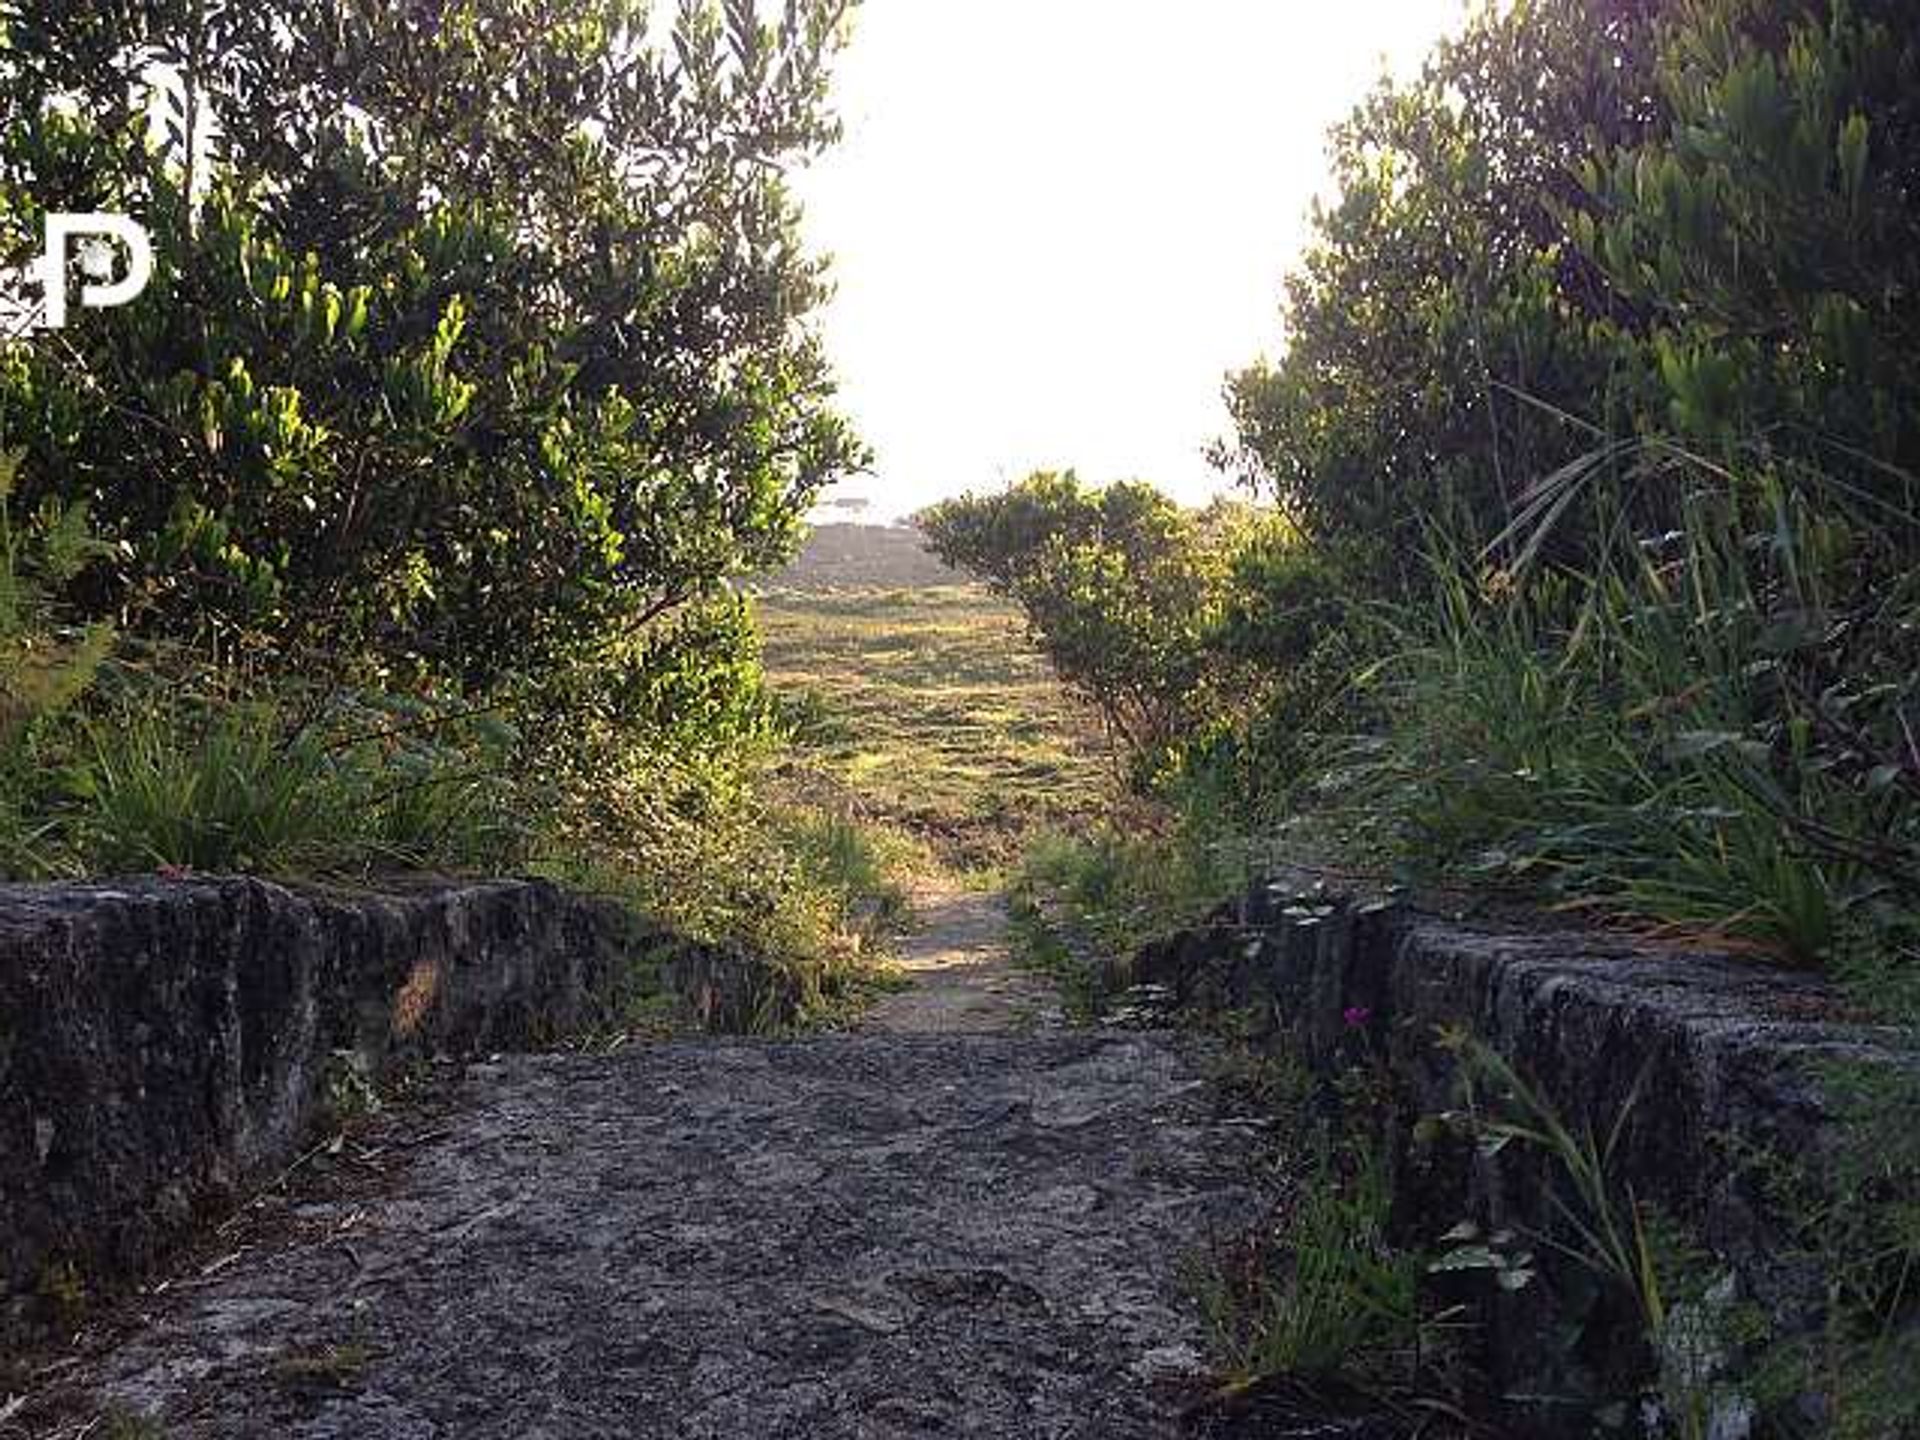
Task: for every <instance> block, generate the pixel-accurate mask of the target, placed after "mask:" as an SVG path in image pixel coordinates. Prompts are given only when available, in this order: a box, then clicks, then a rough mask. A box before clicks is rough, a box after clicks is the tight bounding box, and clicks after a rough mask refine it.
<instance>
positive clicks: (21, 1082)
mask: <svg viewBox="0 0 1920 1440" xmlns="http://www.w3.org/2000/svg"><path fill="white" fill-rule="evenodd" d="M647 995H653V996H665V997H666V998H667V999H668V1001H670V1003H671V1004H672V1006H673V1007H674V1008H675V1009H676V1010H677V1011H678V1012H679V1014H680V1017H681V1018H682V1019H684V1020H685V1021H686V1022H687V1023H690V1024H693V1025H697V1026H699V1027H701V1028H707V1029H721V1030H724V1029H743V1028H746V1026H747V1025H748V1024H749V1023H750V1021H751V1020H752V1018H753V1017H754V1015H755V1013H756V1011H758V1010H760V1009H761V1008H763V1007H764V1006H766V1005H768V1004H769V1003H771V1004H773V1005H774V1006H775V1008H777V1006H778V1000H779V990H778V982H777V977H776V976H775V975H774V973H773V972H772V971H771V970H770V969H769V968H768V967H767V966H765V965H764V964H763V963H761V962H758V961H756V960H754V959H752V958H751V957H748V956H745V955H742V954H739V953H736V952H733V951H730V950H727V949H724V948H722V947H715V946H708V945H702V944H697V943H694V942H691V941H688V940H686V939H684V938H682V937H678V936H675V935H673V934H671V933H670V932H667V931H665V930H663V929H660V928H659V927H657V926H654V925H651V924H650V923H648V922H647V921H645V920H643V919H642V918H640V917H639V916H637V915H635V914H634V913H633V912H631V911H629V910H627V909H625V908H624V907H621V906H619V905H617V904H614V903H613V902H610V901H605V900H599V899H594V898H590V897H586V896H582V895H578V894H575V893H572V892H569V891H567V890H564V889H562V888H560V887H558V886H556V885H553V884H551V883H548V882H545V881H540V880H486V881H459V880H432V879H420V880H396V881H393V882H382V883H378V884H377V886H376V888H368V889H348V888H338V887H326V886H317V885H302V886H289V885H283V884H276V883H274V882H271V881H266V880H260V879H253V878H244V877H219V878H212V877H210V878H189V879H181V880H168V879H157V878H141V879H132V880H126V881H119V882H113V881H104V882H90V883H84V884H72V885H0V1287H3V1288H0V1337H20V1338H26V1337H30V1336H31V1335H32V1334H33V1333H35V1332H36V1331H37V1330H39V1329H40V1328H42V1326H43V1325H44V1322H45V1321H46V1320H47V1319H48V1318H50V1316H51V1315H52V1314H53V1313H54V1312H56V1311H57V1309H58V1306H57V1305H55V1304H51V1303H49V1302H50V1299H51V1297H53V1296H54V1295H56V1294H58V1293H60V1292H65V1293H66V1294H68V1295H69V1296H71V1295H72V1294H74V1293H75V1292H76V1291H78V1292H81V1293H89V1294H91V1293H97V1292H110V1291H112V1290H114V1289H117V1288H119V1287H120V1286H121V1285H122V1284H124V1283H126V1282H127V1281H129V1280H131V1279H134V1278H137V1277H139V1276H142V1275H144V1274H146V1273H149V1272H150V1271H151V1270H152V1269H153V1267H154V1266H155V1264H156V1263H157V1262H158V1261H159V1260H160V1259H161V1258H162V1257H163V1256H164V1254H165V1253H166V1251H167V1250H168V1248H169V1247H170V1246H172V1245H173V1244H175V1243H177V1242H178V1241H179V1240H180V1239H182V1238H184V1237H185V1236H186V1235H187V1234H189V1233H190V1232H191V1231H192V1230H193V1228H194V1227H195V1225H196V1224H198V1223H200V1222H201V1221H202V1220H203V1219H204V1218H206V1217H207V1216H209V1215H211V1214H214V1213H217V1212H218V1211H219V1210H220V1209H221V1208H222V1207H223V1206H226V1205H230V1204H232V1203H233V1202H234V1201H236V1200H237V1199H238V1198H240V1197H241V1196H243V1195H244V1194H246V1193H247V1192H248V1188H249V1186H251V1185H253V1184H256V1183H258V1182H259V1181H260V1180H261V1179H262V1178H263V1177H266V1176H269V1175H271V1174H273V1173H275V1172H276V1171H277V1168H278V1167H279V1166H281V1165H283V1164H285V1163H286V1161H287V1160H288V1159H290V1158H291V1157H292V1156H293V1155H294V1154H295V1153H296V1151H297V1148H298V1146H299V1145H300V1143H301V1142H302V1140H303V1138H304V1136H305V1134H306V1132H307V1130H308V1128H309V1126H310V1125H311V1123H312V1121H313V1119H314V1115H315V1111H316V1107H317V1106H318V1105H319V1104H320V1103H321V1101H322V1099H323V1092H324V1089H325V1086H326V1083H327V1081H328V1077H329V1076H330V1075H334V1074H337V1073H338V1067H339V1066H340V1065H342V1064H350V1065H351V1066H352V1067H353V1068H354V1069H355V1070H356V1071H358V1072H359V1074H361V1075H362V1076H364V1077H367V1078H369V1079H372V1080H373V1081H375V1082H376V1083H377V1082H378V1081H379V1080H380V1079H382V1078H384V1077H386V1076H388V1075H390V1074H392V1073H393V1072H394V1071H396V1070H397V1069H398V1068H399V1067H401V1066H403V1065H405V1064H407V1063H410V1062H411V1061H414V1060H418V1059H421V1058H425V1057H429V1056H433V1055H439V1054H449V1055H465V1054H474V1053H485V1052H489V1051H493V1050H505V1049H514V1048H526V1047H530V1046H540V1045H546V1044H551V1043H554V1042H556V1041H558V1040H560V1039H562V1038H564V1037H567V1036H570V1035H575V1034H579V1033H581V1032H583V1031H590V1030H592V1029H594V1028H596V1027H598V1026H601V1025H612V1024H615V1023H617V1022H618V1021H619V1019H620V1018H621V1016H622V1014H623V1011H624V1009H625V1007H626V1006H627V1005H629V1004H630V1003H631V1002H632V1001H634V1000H636V999H639V998H642V997H643V996H647Z"/></svg>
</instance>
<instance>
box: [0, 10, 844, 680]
mask: <svg viewBox="0 0 1920 1440" xmlns="http://www.w3.org/2000/svg"><path fill="white" fill-rule="evenodd" d="M846 9H847V5H846V3H844V0H795V3H792V4H789V5H787V6H786V7H785V10H784V13H783V14H782V15H781V16H779V17H778V18H776V19H772V20H769V19H767V18H765V17H763V16H762V14H761V13H760V10H759V9H758V8H757V7H756V6H755V5H754V4H753V3H751V0H729V3H727V4H726V5H724V6H720V5H717V4H712V3H704V0H686V3H684V4H682V5H681V6H680V8H679V11H678V14H677V16H676V17H675V18H674V22H673V24H672V27H671V31H670V33H668V32H666V31H664V30H663V29H662V28H661V27H657V26H651V25H650V16H649V12H648V7H646V6H645V5H643V4H641V3H638V0H537V3H535V0H436V3H431V4H420V5H390V4H377V3H362V0H341V3H337V4H327V5H310V4H304V3H280V0H244V3H243V0H132V3H111V4H109V3H98V4H94V3H85V0H82V3H76V4H71V5H60V6H53V7H48V6H44V5H36V4H26V5H21V4H10V5H6V6H0V94H3V95H4V96H5V99H6V105H5V110H4V112H3V115H0V247H4V248H5V250H6V251H8V252H10V253H11V255H12V257H13V258H15V259H16V260H17V259H18V258H19V257H20V256H21V255H23V254H24V253H25V252H26V251H27V250H28V249H30V248H32V246H33V245H34V243H35V241H36V239H37V232H38V229H39V224H40V217H41V215H42V214H43V213H44V212H46V211H48V210H92V209H108V210H122V211H127V212H130V213H132V214H134V215H136V216H137V217H138V218H140V219H141V220H143V221H144V222H145V223H146V224H147V225H148V226H149V227H150V229H151V230H152V232H153V234H154V237H155V242H156V249H157V253H158V260H159V265H158V273H157V275H156V278H155V282H154V284H153V285H152V286H151V287H150V288H149V290H148V291H147V293H146V294H145V295H144V296H143V297H142V299H141V300H140V301H139V302H138V303H137V304H136V305H134V306H132V307H130V308H129V309H126V310H120V311H114V312H85V313H80V314H77V315H76V317H75V323H74V324H73V325H72V326H71V327H70V328H69V329H68V330H66V331H65V332H63V333H62V334H60V335H59V336H58V337H42V339H41V340H37V341H35V342H34V343H31V344H26V345H15V346H11V347H9V348H8V349H7V350H6V351H5V352H4V355H0V432H4V435H5V438H6V443H8V444H9V445H13V446H17V447H20V448H22V449H24V450H25V451H26V452H27V454H28V455H29V456H30V457H31V459H32V461H33V464H32V466H31V467H30V469H29V471H28V473H29V475H30V476H31V477H32V478H33V483H34V485H35V486H36V487H37V490H36V491H35V493H34V494H31V495H29V496H28V497H27V498H28V500H29V501H30V502H37V500H38V498H39V495H41V494H55V495H59V496H61V497H64V498H67V499H70V500H74V501H78V500H82V499H84V500H86V501H87V502H89V504H90V505H91V508H92V513H93V516H94V520H95V523H96V525H97V526H98V528H99V531H100V533H101V536H102V538H103V539H104V540H106V541H107V542H109V543H110V544H112V545H113V546H114V547H115V555H116V558H115V562H114V563H113V564H112V565H111V566H107V567H100V568H98V569H97V570H96V571H93V572H90V573H89V576H88V577H87V583H86V584H84V585H82V586H81V587H80V588H79V589H78V590H77V591H76V594H75V598H76V599H77V600H78V601H80V602H81V603H82V604H83V605H84V606H85V607H86V608H87V609H89V610H91V611H92V612H94V613H96V614H103V615H104V614H119V615H122V616H125V617H127V618H128V619H129V620H130V621H133V622H135V623H137V624H138V625H139V626H140V627H142V628H143V629H148V630H158V631H162V632H166V633H170V634H174V635H177V636H182V637H189V638H194V639H205V638H207V637H208V636H209V635H214V636H218V637H220V638H221V639H222V640H223V641H226V642H229V643H230V642H231V640H232V638H233V637H244V636H260V637H264V638H265V639H266V640H268V641H269V642H271V643H272V644H273V645H274V646H276V647H278V648H280V649H282V650H283V651H284V650H290V649H295V648H297V649H299V650H300V651H301V653H303V654H305V655H307V656H309V657H311V656H315V655H325V656H327V657H330V659H331V661H332V662H333V663H336V664H337V665H338V666H339V667H340V668H341V669H343V670H346V671H348V672H350V673H357V674H359V675H362V676H371V677H374V678H378V679H380V680H382V681H383V682H387V683H393V682H394V681H395V680H399V681H405V682H407V683H413V682H415V681H416V680H422V679H424V680H428V681H432V682H435V683H452V684H457V685H460V686H463V687H466V688H468V689H470V690H471V689H485V688H487V687H491V686H494V685H497V684H498V683H499V682H501V681H502V680H503V678H504V677H506V676H508V675H509V674H511V673H514V672H523V673H528V674H540V673H544V672H546V671H550V670H552V669H554V668H556V667H559V666H563V665H566V664H571V663H577V662H579V661H581V660H582V659H592V658H594V657H596V656H598V655H600V654H602V653H604V652H605V651H606V650H607V648H608V647H609V646H612V647H614V648H616V649H617V648H618V647H619V646H620V645H623V644H626V643H628V641H627V639H626V638H625V637H630V636H631V635H632V634H634V633H635V632H637V631H640V630H643V629H645V628H646V627H648V626H649V625H650V624H651V623H652V622H654V621H656V620H657V619H659V618H660V617H662V616H664V615H666V614H668V613H669V612H672V611H675V610H677V609H679V608H680V607H682V606H685V605H687V604H689V603H690V602H692V601H694V600H696V599H698V598H699V597H701V596H703V595H709V594H711V593H713V592H714V590H715V588H716V586H718V585H719V584H720V582H722V581H723V579H724V578H725V577H726V576H728V575H730V574H734V573H737V572H740V571H743V570H748V569H754V568H759V567H763V566H767V565H770V564H772V563H775V562H777V561H778V560H779V559H780V558H782V557H783V556H785V555H786V554H787V553H788V552H789V551H790V549H791V548H792V547H793V545H794V543H795V541H796V538H797V534H798V528H799V525H800V521H801V517H802V516H803V515H804V513H805V511H806V509H807V508H808V505H809V503H810V501H811V499H812V497H813V496H814V495H815V494H816V493H817V491H818V490H819V489H820V487H821V486H822V485H823V484H824V483H826V482H827V481H828V480H830V479H831V478H832V477H833V476H835V475H836V474H838V473H840V472H842V471H844V470H846V469H848V468H849V467H851V466H853V465H855V464H856V463H858V460H859V450H858V447H857V445H856V443H855V442H854V440H853V439H852V437H851V436H850V435H849V433H848V431H847V429H846V427H845V426H844V424H843V423H842V421H841V420H840V419H839V418H838V417H837V416H836V415H835V414H834V412H833V411H832V409H831V408H830V395H831V389H832V386H831V382H830V378H829V375H828V372H827V368H826V365H825V362H824V359H823V357H822V355H821V353H820V351H819V349H818V346H817V344H816V343H815V341H814V340H813V339H812V338H811V335H810V333H809V332H808V330H807V329H806V327H805V325H804V323H803V321H804V317H805V316H806V315H807V313H808V312H809V311H810V310H811V309H812V308H813V307H814V306H815V305H816V304H817V303H818V301H819V299H820V298H821V295H822V293H823V281H822V276H821V270H820V265H819V263H818V262H817V261H815V260H813V259H810V258H809V257H807V256H806V255H805V253H804V252H803V250H802V248H801V245H800V242H799V239H798V235H797V232H796V224H797V210H796V207H795V205H794V202H793V200H792V198H791V196H790V193H789V191H788V188H787V184H786V180H785V171H786V169H787V168H788V167H789V166H791V165H793V164H796V163H800V162H803V161H804V160H805V159H807V158H808V157H809V156H811V155H813V154H814V153H816V152H817V151H818V150H820V148H821V147H823V146H825V145H826V144H828V143H829V142H830V141H831V140H832V139H833V138H834V135H835V133H836V127H835V123H834V121H833V119H832V117H831V115H830V113H829V112H828V110H827V108H826V99H825V97H826V83H827V67H828V62H829V59H830V57H831V55H832V53H833V51H834V49H835V45H836V40H837V36H838V35H839V32H840V30H841V28H842V21H843V16H844V13H845V11H846ZM709 638H710V637H709ZM308 663H311V661H309V662H308ZM722 663H728V662H726V661H724V660H723V661H722Z"/></svg>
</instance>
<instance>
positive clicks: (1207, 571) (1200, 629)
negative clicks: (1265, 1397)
mask: <svg viewBox="0 0 1920 1440" xmlns="http://www.w3.org/2000/svg"><path fill="white" fill-rule="evenodd" d="M915 523H916V524H917V525H918V526H919V527H920V529H921V530H922V531H923V532H924V534H925V536H926V539H927V543H928V546H929V548H931V549H932V550H933V552H934V553H935V554H937V555H939V556H940V558H941V559H943V560H945V561H946V562H947V563H948V564H950V565H955V566H958V567H960V568H962V569H965V570H969V571H971V572H972V573H974V574H976V575H978V576H980V577H981V578H982V579H983V580H985V581H986V583H987V585H988V586H989V587H990V588H991V589H993V590H994V591H995V592H996V593H998V594H1001V595H1005V596H1007V597H1008V598H1010V599H1011V600H1013V601H1014V602H1015V603H1017V604H1018V605H1019V606H1020V607H1021V608H1022V610H1024V611H1025V612H1026V616H1027V620H1028V623H1029V625H1030V626H1031V628H1032V630H1033V633H1034V635H1035V637H1036V639H1037V640H1038V642H1039V644H1040V646H1041V648H1042V649H1043V650H1044V651H1045V653H1046V656H1047V658H1048V660H1049V661H1050V662H1051V663H1052V665H1053V668H1054V670H1055V671H1056V672H1057V673H1058V674H1059V676H1060V677H1061V679H1062V680H1064V681H1065V682H1066V683H1067V685H1068V686H1069V687H1071V688H1072V689H1074V690H1076V691H1077V692H1079V693H1080V694H1081V695H1082V696H1084V697H1085V698H1086V699H1087V700H1088V701H1090V702H1091V703H1092V704H1093V706H1094V707H1095V708H1096V709H1097V710H1098V711H1099V713H1100V716H1101V718H1102V720H1103V721H1104V722H1105V724H1106V726H1107V730H1108V733H1109V734H1110V736H1111V737H1112V738H1113V739H1114V740H1115V741H1116V742H1117V743H1118V744H1119V745H1120V746H1121V747H1122V748H1123V749H1124V750H1125V751H1126V752H1127V753H1128V754H1129V755H1130V756H1132V757H1133V758H1134V759H1136V760H1138V761H1140V762H1142V763H1143V764H1145V765H1147V766H1148V767H1149V768H1151V767H1152V766H1153V765H1154V764H1157V763H1158V762H1159V761H1160V760H1161V759H1163V758H1164V756H1165V755H1166V754H1167V752H1168V751H1169V750H1170V749H1172V748H1173V747H1174V746H1176V745H1177V744H1178V743H1180V742H1181V741H1182V740H1183V739H1184V738H1185V737H1187V736H1189V735H1191V734H1192V733H1193V732H1195V731H1196V730H1198V729H1201V728H1204V727H1205V726H1206V725H1207V724H1208V723H1209V716H1210V715H1211V714H1212V713H1213V712H1214V710H1215V709H1216V708H1217V705H1218V703H1219V697H1218V695H1217V692H1216V683H1217V680H1218V678H1219V676H1218V669H1219V656H1218V654H1217V653H1216V651H1215V650H1214V648H1213V646H1212V645H1211V643H1210V638H1209V637H1210V636H1211V633H1212V630H1213V628H1214V626H1215V625H1216V624H1217V622H1218V619H1219V615H1220V607H1221V602H1222V595H1223V590H1222V584H1221V582H1222V579H1223V577H1224V574H1225V557H1226V554H1227V551H1228V548H1229V543H1230V537H1231V535H1232V534H1233V533H1234V532H1235V531H1236V529H1237V528H1238V527H1240V526H1243V525H1244V524H1246V523H1247V520H1246V517H1245V516H1243V515H1241V514H1239V513H1238V512H1236V511H1234V510H1233V509H1232V508H1231V507H1228V508H1225V509H1219V510H1216V511H1213V512H1208V513H1204V514H1196V513H1195V512H1193V511H1189V510H1184V509H1182V508H1181V507H1180V506H1178V505H1176V504H1175V503H1174V502H1173V501H1172V500H1170V499H1168V498H1167V497H1166V496H1165V495H1162V494H1161V493H1160V492H1159V491H1157V490H1155V489H1154V488H1153V487H1152V486H1151V485H1147V484H1144V483H1141V482H1138V481H1127V482H1123V483H1120V484H1115V485H1109V486H1106V487H1105V488H1094V487H1089V486H1086V485H1083V484H1082V483H1081V482H1080V481H1079V480H1078V479H1077V478H1076V477H1075V476H1074V474H1073V473H1072V472H1071V471H1068V472H1065V473H1053V472H1046V471H1042V472H1039V473H1036V474H1034V475H1032V476H1030V477H1028V478H1027V479H1026V480H1024V481H1022V482H1021V483H1020V484H1018V485H1014V486H1012V487H1010V488H1009V489H1007V490H1005V491H1003V492H1001V493H999V494H995V495H986V496H975V495H966V496H962V497H961V498H959V499H955V500H948V501H944V502H942V503H941V504H939V505H936V506H934V507H932V508H931V509H929V510H926V511H923V512H922V513H921V514H920V515H919V516H917V517H916V520H915Z"/></svg>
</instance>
